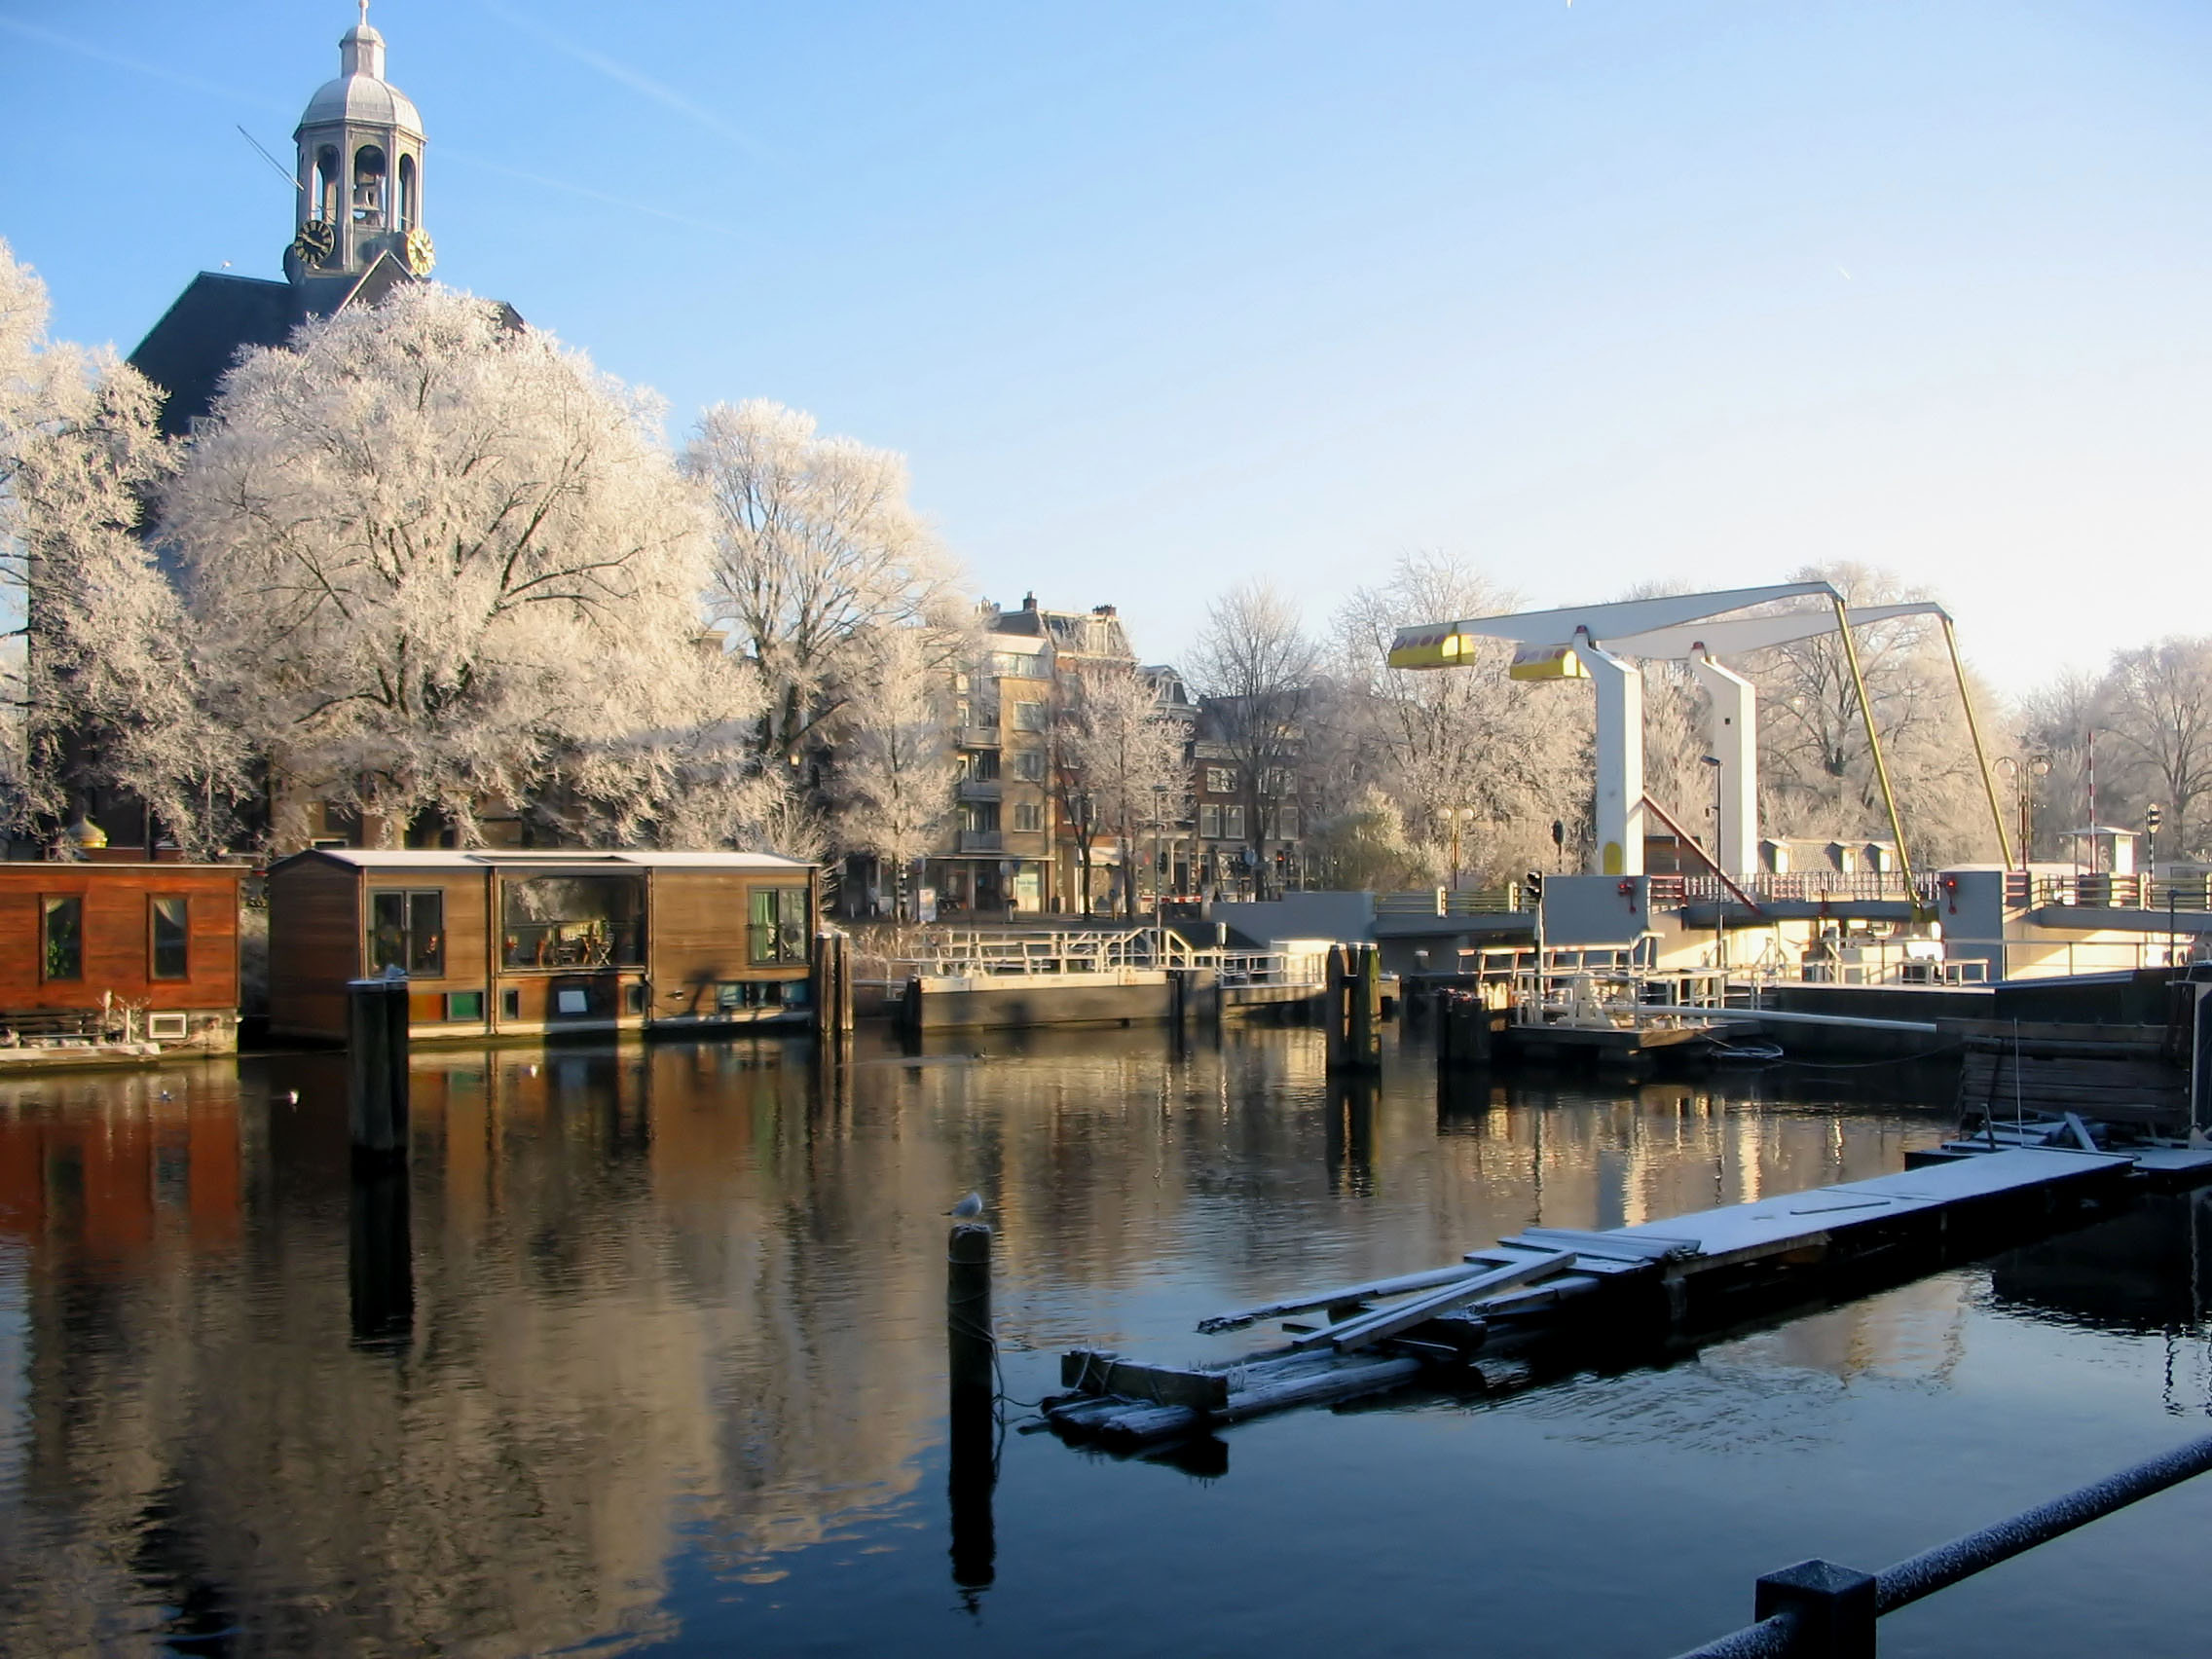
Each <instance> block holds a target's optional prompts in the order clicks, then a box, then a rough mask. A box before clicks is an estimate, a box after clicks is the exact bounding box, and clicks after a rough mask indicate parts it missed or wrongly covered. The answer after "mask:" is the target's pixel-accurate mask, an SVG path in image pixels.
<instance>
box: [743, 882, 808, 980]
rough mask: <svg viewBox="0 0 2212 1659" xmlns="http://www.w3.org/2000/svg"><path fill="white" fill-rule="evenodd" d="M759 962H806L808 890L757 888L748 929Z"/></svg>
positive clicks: (754, 955) (754, 956) (797, 888)
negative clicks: (750, 924)
mask: <svg viewBox="0 0 2212 1659" xmlns="http://www.w3.org/2000/svg"><path fill="white" fill-rule="evenodd" d="M747 933H748V934H749V935H750V939H749V940H748V942H749V944H750V946H751V950H752V955H753V960H754V961H755V962H757V963H762V964H769V963H781V962H804V961H805V960H806V889H805V888H803V887H756V888H755V889H754V890H753V919H752V926H751V927H750V928H748V929H747Z"/></svg>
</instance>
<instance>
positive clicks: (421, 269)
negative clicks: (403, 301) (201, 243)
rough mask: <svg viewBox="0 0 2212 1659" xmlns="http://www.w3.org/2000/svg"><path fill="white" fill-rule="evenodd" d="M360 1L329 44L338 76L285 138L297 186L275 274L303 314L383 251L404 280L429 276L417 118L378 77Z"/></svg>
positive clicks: (346, 288) (379, 47) (364, 2)
mask: <svg viewBox="0 0 2212 1659" xmlns="http://www.w3.org/2000/svg"><path fill="white" fill-rule="evenodd" d="M360 4H361V20H360V21H359V22H358V23H356V24H354V25H353V27H352V28H350V29H349V30H347V32H346V38H345V39H344V40H342V41H340V42H339V43H338V65H339V69H338V78H337V79H336V80H334V81H326V82H325V83H323V85H322V87H321V89H320V90H319V91H317V92H316V93H315V94H314V96H313V97H312V98H310V99H309V100H308V107H307V113H306V114H304V115H302V116H301V117H300V125H299V129H298V130H297V131H296V132H294V133H293V134H292V138H293V142H294V143H295V144H297V146H298V149H299V161H298V171H297V174H296V177H297V179H298V183H299V189H298V190H297V191H296V192H295V193H294V194H295V197H296V206H295V209H294V234H293V238H292V245H291V246H290V247H289V248H288V249H286V250H285V254H284V276H285V277H286V278H287V279H288V280H289V281H290V282H291V283H292V285H293V287H294V288H295V289H296V290H297V291H298V293H299V296H300V299H301V301H302V302H303V304H302V306H301V307H300V310H301V311H302V312H303V313H306V314H317V313H324V312H327V311H330V310H331V309H333V308H334V307H336V306H337V305H338V304H339V303H340V302H341V301H342V300H344V299H345V298H346V296H347V295H349V294H350V293H351V292H352V291H353V289H354V287H355V285H356V284H358V283H359V282H360V280H361V278H362V277H363V276H366V275H367V274H368V271H369V269H370V267H372V266H374V265H375V264H376V263H377V262H378V260H379V259H380V258H382V257H383V256H384V255H386V254H389V255H390V256H391V258H392V259H393V261H395V262H396V263H397V264H398V265H399V266H400V267H402V268H403V269H404V270H405V271H406V272H407V273H408V274H409V275H410V276H427V275H429V271H430V263H431V257H432V255H431V249H430V236H429V232H427V231H426V230H424V226H423V150H424V144H425V142H426V140H425V139H424V135H423V118H422V116H420V115H419V114H417V113H416V110H415V105H414V102H413V100H412V99H410V98H409V97H408V96H407V94H406V93H405V92H401V91H400V90H399V89H398V88H397V87H395V86H393V85H392V84H391V83H390V82H389V81H387V80H386V79H385V78H384V36H383V35H381V34H379V33H377V31H376V30H375V29H373V28H371V27H370V26H369V0H360Z"/></svg>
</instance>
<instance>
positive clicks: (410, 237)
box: [407, 225, 437, 276]
mask: <svg viewBox="0 0 2212 1659" xmlns="http://www.w3.org/2000/svg"><path fill="white" fill-rule="evenodd" d="M436 263H437V254H436V253H435V252H434V251H433V250H432V248H431V246H430V233H429V232H428V231H425V230H424V229H423V227H422V226H421V225H417V226H416V227H415V228H414V229H413V230H411V231H409V232H408V233H407V269H408V270H409V271H411V272H413V273H414V274H415V275H416V276H428V275H429V274H430V267H431V266H433V265H435V264H436Z"/></svg>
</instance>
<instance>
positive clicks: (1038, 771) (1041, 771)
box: [1014, 704, 1045, 784]
mask: <svg viewBox="0 0 2212 1659" xmlns="http://www.w3.org/2000/svg"><path fill="white" fill-rule="evenodd" d="M1027 706H1028V707H1032V708H1034V707H1035V706H1036V705H1034V704H1030V705H1027ZM1014 776H1015V777H1017V778H1021V779H1023V780H1025V781H1027V782H1029V783H1032V784H1034V783H1037V782H1038V781H1040V780H1041V779H1042V778H1043V777H1044V776H1045V752H1044V751H1043V750H1042V749H1022V750H1017V751H1015V753H1014Z"/></svg>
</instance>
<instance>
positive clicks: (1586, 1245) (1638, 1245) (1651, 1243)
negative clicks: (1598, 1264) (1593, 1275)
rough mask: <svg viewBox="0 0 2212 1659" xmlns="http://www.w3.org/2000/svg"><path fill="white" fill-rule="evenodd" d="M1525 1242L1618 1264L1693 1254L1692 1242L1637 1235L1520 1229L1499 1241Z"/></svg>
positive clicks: (1693, 1246)
mask: <svg viewBox="0 0 2212 1659" xmlns="http://www.w3.org/2000/svg"><path fill="white" fill-rule="evenodd" d="M1519 1238H1526V1239H1529V1240H1530V1244H1531V1246H1532V1247H1534V1248H1537V1249H1545V1250H1573V1251H1576V1252H1577V1253H1579V1254H1581V1255H1586V1256H1605V1257H1609V1258H1611V1259H1612V1260H1614V1261H1621V1262H1656V1261H1659V1260H1661V1259H1662V1258H1664V1257H1667V1256H1683V1255H1691V1254H1694V1253H1695V1252H1696V1250H1697V1240H1695V1239H1694V1238H1668V1237H1664V1236H1662V1235H1658V1234H1640V1235H1636V1236H1634V1237H1630V1236H1629V1235H1626V1234H1620V1233H1590V1232H1585V1231H1583V1230H1582V1229H1579V1228H1572V1227H1524V1228H1523V1229H1522V1230H1521V1231H1520V1232H1519V1233H1518V1234H1516V1235H1514V1237H1513V1238H1504V1239H1500V1240H1499V1242H1500V1243H1503V1244H1511V1243H1513V1242H1514V1241H1515V1240H1516V1239H1519Z"/></svg>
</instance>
